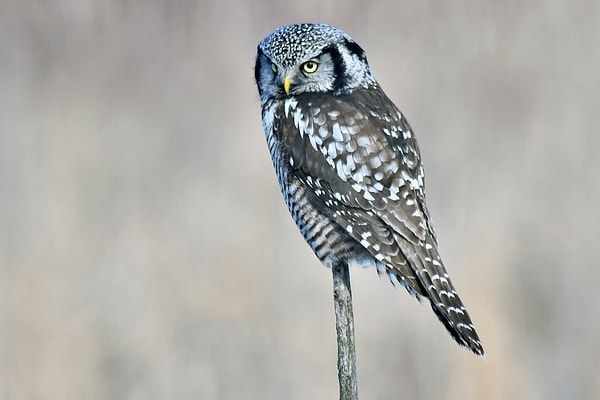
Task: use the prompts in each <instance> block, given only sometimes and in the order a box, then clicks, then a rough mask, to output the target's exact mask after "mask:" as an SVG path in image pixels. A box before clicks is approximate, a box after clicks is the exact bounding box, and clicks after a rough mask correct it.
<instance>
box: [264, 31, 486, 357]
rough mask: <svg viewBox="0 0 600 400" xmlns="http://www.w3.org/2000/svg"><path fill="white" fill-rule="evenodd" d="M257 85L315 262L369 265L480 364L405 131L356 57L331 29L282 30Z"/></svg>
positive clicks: (285, 184) (289, 200)
mask: <svg viewBox="0 0 600 400" xmlns="http://www.w3.org/2000/svg"><path fill="white" fill-rule="evenodd" d="M255 78H256V83H257V85H258V91H259V95H260V99H261V106H262V120H263V128H264V131H265V135H266V138H267V144H268V146H269V151H270V153H271V157H272V159H273V164H274V166H275V170H276V173H277V177H278V180H279V185H280V187H281V191H282V193H283V196H284V199H285V202H286V204H287V206H288V208H289V210H290V213H291V214H292V217H293V219H294V221H295V222H296V224H297V225H298V227H299V229H300V232H301V233H302V235H303V236H304V239H305V240H306V241H307V242H308V244H309V245H310V247H311V248H312V250H313V251H314V253H315V254H316V255H317V257H318V258H319V260H321V262H322V263H323V264H324V265H326V266H328V267H330V266H332V265H334V264H337V263H346V264H359V265H362V266H368V265H373V266H375V267H376V269H377V271H378V273H380V274H385V275H387V276H388V277H389V278H390V280H391V281H392V283H400V284H401V285H402V286H404V287H405V288H406V289H407V290H408V291H409V292H410V293H411V294H412V295H413V296H415V297H417V298H418V299H420V298H422V297H426V298H428V299H429V301H430V303H431V307H432V309H433V311H434V312H435V314H436V315H437V316H438V318H439V319H440V321H441V322H442V323H443V324H444V325H445V327H446V328H447V329H448V331H449V332H450V334H451V335H452V337H453V338H454V339H455V340H456V341H457V342H458V343H459V344H461V345H463V346H467V347H468V348H470V349H471V350H472V351H473V352H475V353H476V354H479V355H483V347H482V345H481V342H480V340H479V337H478V336H477V333H476V332H475V328H474V327H473V323H472V322H471V319H470V317H469V315H468V314H467V310H466V309H465V307H464V305H463V303H462V301H461V300H460V298H459V297H458V294H457V292H456V290H455V289H454V286H453V284H452V282H451V281H450V277H449V276H448V273H447V272H446V269H445V267H444V264H443V263H442V260H441V258H440V255H439V253H438V243H437V238H436V235H435V233H434V230H433V226H432V224H431V218H430V216H429V212H428V211H427V206H426V204H425V192H424V179H425V176H424V171H423V164H422V162H421V156H420V153H419V148H418V145H417V142H416V139H415V137H414V134H413V131H412V129H411V127H410V125H409V123H408V121H407V120H406V118H405V117H404V115H403V114H402V113H401V112H400V110H398V108H397V107H396V106H395V105H394V103H392V101H391V100H390V99H389V98H388V97H387V96H386V95H385V93H384V92H383V90H382V89H381V87H380V86H379V84H378V83H377V81H376V80H375V79H374V77H373V75H372V73H371V70H370V68H369V64H368V62H367V57H366V55H365V52H364V51H363V49H362V48H361V47H360V46H359V45H358V44H357V43H356V42H355V41H354V40H352V38H351V37H350V36H348V35H347V34H346V33H344V32H342V31H341V30H339V29H338V28H335V27H333V26H330V25H324V24H297V25H289V26H284V27H281V28H278V29H276V30H275V31H273V32H272V33H270V34H269V35H267V36H266V37H265V38H264V39H263V40H262V41H261V42H260V43H259V45H258V49H257V56H256V65H255Z"/></svg>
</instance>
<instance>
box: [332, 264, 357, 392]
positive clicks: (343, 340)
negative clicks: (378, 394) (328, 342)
mask: <svg viewBox="0 0 600 400" xmlns="http://www.w3.org/2000/svg"><path fill="white" fill-rule="evenodd" d="M332 273H333V303H334V308H335V328H336V332H337V345H338V362H337V365H338V380H339V384H340V400H358V383H357V380H356V349H355V345H354V314H353V313H352V290H351V287H350V271H349V269H348V265H347V264H345V263H344V264H338V265H334V266H333V267H332Z"/></svg>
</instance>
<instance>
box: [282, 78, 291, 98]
mask: <svg viewBox="0 0 600 400" xmlns="http://www.w3.org/2000/svg"><path fill="white" fill-rule="evenodd" d="M291 84H292V81H291V80H290V77H289V76H287V75H286V76H285V77H284V78H283V90H285V94H290V85H291Z"/></svg>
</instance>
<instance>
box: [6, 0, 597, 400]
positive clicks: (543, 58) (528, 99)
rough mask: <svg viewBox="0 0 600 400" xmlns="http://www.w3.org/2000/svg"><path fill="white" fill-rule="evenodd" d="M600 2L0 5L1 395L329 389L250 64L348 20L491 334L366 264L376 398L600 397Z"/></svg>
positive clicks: (368, 389) (324, 319) (318, 322)
mask: <svg viewBox="0 0 600 400" xmlns="http://www.w3.org/2000/svg"><path fill="white" fill-rule="evenodd" d="M599 4H600V3H598V2H595V1H592V0H590V1H577V0H576V1H566V0H563V1H558V0H555V1H529V2H518V1H509V2H468V1H463V2H458V3H456V2H453V3H452V4H450V3H448V4H438V3H437V2H414V1H397V2H368V3H367V2H364V1H358V0H356V1H350V2H348V1H332V2H323V1H313V0H307V1H304V2H290V3H288V4H284V3H276V2H269V1H262V2H258V1H254V2H238V1H233V0H224V1H222V0H219V1H216V0H215V1H174V2H168V1H141V0H137V1H120V0H105V1H91V0H83V1H82V0H62V1H47V2H43V1H30V0H27V1H13V2H7V1H4V2H2V3H1V4H0V399H7V400H20V399H32V400H34V399H45V400H58V399H88V400H96V399H98V400H100V399H144V400H149V399H181V400H185V399H204V400H228V399H260V400H281V399H289V400H296V399H298V400H299V399H315V400H318V399H333V398H335V397H336V396H337V379H336V376H337V375H336V365H335V351H336V342H335V330H334V316H333V306H332V294H331V275H330V272H329V271H327V270H325V269H324V268H323V267H322V266H321V265H320V264H319V262H318V261H317V259H316V258H315V257H314V256H313V254H312V253H311V251H310V250H309V248H308V246H306V244H305V243H304V241H303V240H302V239H301V237H300V235H299V233H298V232H297V230H296V228H295V226H294V225H293V222H292V220H291V218H290V217H289V216H288V214H287V210H286V209H285V206H284V204H283V201H282V199H281V195H280V193H279V189H278V187H277V184H276V179H275V174H274V172H273V169H272V166H271V161H270V158H269V155H268V151H267V146H266V144H265V140H264V136H263V133H262V127H261V122H260V114H259V104H258V98H257V94H256V89H255V87H254V83H253V62H254V52H255V49H256V44H257V43H258V41H259V40H260V39H261V38H262V37H263V36H264V35H265V34H267V33H268V32H270V31H271V30H272V29H273V28H275V27H276V26H279V25H283V24H288V23H293V22H300V21H316V22H328V23H332V24H335V25H337V26H339V27H341V28H343V29H344V30H345V31H347V32H348V33H349V34H351V35H352V36H353V37H354V38H355V39H356V40H357V41H358V42H359V43H360V44H361V45H362V47H364V48H365V49H366V50H367V54H368V56H369V61H370V63H371V65H372V68H373V71H374V73H375V75H376V77H377V79H378V80H379V81H380V83H381V84H382V86H383V87H384V88H385V90H386V92H387V93H388V95H389V96H390V97H391V98H392V99H393V100H394V101H395V102H396V103H397V104H398V105H399V106H400V107H401V109H402V110H403V111H404V112H405V114H406V115H407V117H408V118H409V119H410V121H411V123H412V125H413V127H414V129H415V132H416V135H417V137H418V139H419V141H420V144H421V150H422V155H423V158H424V160H425V164H426V165H425V167H426V171H427V176H428V180H427V185H428V187H427V194H428V203H429V206H430V211H431V213H432V217H433V219H434V222H435V226H436V227H437V233H438V237H439V241H440V245H441V251H442V255H443V257H444V260H445V262H446V264H447V267H448V269H449V271H450V274H451V276H452V277H453V280H454V282H455V284H456V286H457V287H458V289H459V292H460V293H461V295H462V297H463V300H464V301H465V303H466V304H467V306H468V308H469V310H470V313H471V315H472V317H473V319H474V321H475V323H476V326H477V329H478V331H479V333H480V336H481V338H482V340H483V343H484V346H485V348H486V352H487V356H486V360H485V361H484V360H481V359H479V358H477V357H474V356H473V355H471V354H470V353H469V352H468V351H466V350H464V349H460V348H459V347H458V346H456V345H455V344H454V342H453V341H452V340H451V339H450V337H449V336H448V335H447V333H446V332H445V330H444V329H443V327H442V326H441V325H440V324H439V323H438V321H436V320H435V317H434V315H433V313H431V311H430V310H429V307H428V306H427V305H422V306H419V305H418V303H417V302H415V301H414V300H413V299H411V298H410V297H409V296H408V295H407V294H406V293H405V292H404V291H403V290H398V289H394V288H392V287H391V285H390V284H389V282H387V281H385V280H381V279H379V278H378V277H377V274H376V273H375V271H373V270H353V271H352V283H353V289H354V304H355V318H356V334H357V346H358V347H357V355H358V375H359V389H360V393H361V397H362V398H364V399H398V398H404V399H434V398H441V399H461V400H462V399H477V400H479V399H498V400H500V399H502V400H504V399H528V400H531V399H545V400H551V399H556V400H563V399H592V398H597V395H598V393H600V363H598V359H599V358H600V340H599V339H598V331H600V318H599V316H600V302H599V301H598V297H597V291H596V286H597V283H598V282H599V281H600V266H599V263H598V254H597V253H598V251H597V248H598V245H597V242H598V240H599V239H600V228H599V226H600V207H599V204H600V199H599V197H600V177H599V174H600V157H598V155H597V154H598V149H599V148H600V135H599V134H598V109H599V108H600V90H599V88H600V74H599V73H598V71H600V46H599V45H598V39H599V38H600V24H599V21H600V6H599Z"/></svg>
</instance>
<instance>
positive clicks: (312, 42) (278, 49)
mask: <svg viewBox="0 0 600 400" xmlns="http://www.w3.org/2000/svg"><path fill="white" fill-rule="evenodd" d="M345 40H348V41H351V42H353V40H352V38H351V37H350V36H348V35H347V34H346V33H344V32H343V31H342V30H341V29H338V28H336V27H334V26H331V25H327V24H296V25H288V26H282V27H280V28H277V29H275V30H274V31H273V32H272V33H270V34H269V35H267V36H266V37H265V38H264V39H263V40H262V41H261V42H260V43H259V45H258V47H259V48H260V49H261V50H262V52H263V53H264V54H265V55H266V56H267V57H269V58H270V59H272V60H276V61H277V62H278V63H279V64H280V65H281V66H283V67H291V66H293V65H295V64H296V63H297V62H298V60H304V59H306V58H309V57H313V56H316V55H318V54H319V53H320V52H321V51H322V50H323V48H325V47H326V46H328V45H330V44H332V43H340V42H343V41H345Z"/></svg>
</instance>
